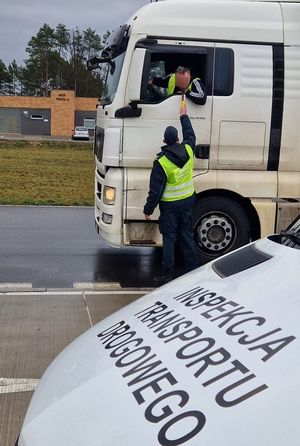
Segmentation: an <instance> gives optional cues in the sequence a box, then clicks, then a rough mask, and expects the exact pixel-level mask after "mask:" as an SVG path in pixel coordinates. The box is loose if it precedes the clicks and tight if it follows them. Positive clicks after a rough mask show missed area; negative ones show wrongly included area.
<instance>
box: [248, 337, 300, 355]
mask: <svg viewBox="0 0 300 446" xmlns="http://www.w3.org/2000/svg"><path fill="white" fill-rule="evenodd" d="M295 339H296V338H295V336H287V337H285V338H281V339H275V340H273V341H269V342H266V343H265V344H260V345H255V346H253V347H250V348H249V349H248V350H251V351H253V350H258V349H262V350H264V351H265V352H266V353H267V354H266V355H265V356H264V357H263V358H261V359H262V361H268V360H269V359H270V358H272V356H274V355H275V354H276V353H278V352H279V351H280V350H281V349H282V348H284V347H286V346H287V345H288V344H289V343H290V342H292V341H294V340H295ZM276 345H277V347H275V346H276ZM273 346H274V348H273Z"/></svg>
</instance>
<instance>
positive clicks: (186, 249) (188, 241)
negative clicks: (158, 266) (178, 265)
mask: <svg viewBox="0 0 300 446" xmlns="http://www.w3.org/2000/svg"><path fill="white" fill-rule="evenodd" d="M159 229H160V232H161V234H162V236H163V258H162V265H163V272H164V273H172V272H173V271H174V268H175V244H176V241H178V243H179V246H180V248H181V252H182V254H183V258H184V266H185V269H186V271H190V270H192V269H194V268H196V267H197V266H198V260H197V254H196V248H195V242H194V237H193V219H192V209H191V206H188V207H186V206H183V207H182V208H177V209H176V210H175V209H165V208H164V209H161V213H160V217H159Z"/></svg>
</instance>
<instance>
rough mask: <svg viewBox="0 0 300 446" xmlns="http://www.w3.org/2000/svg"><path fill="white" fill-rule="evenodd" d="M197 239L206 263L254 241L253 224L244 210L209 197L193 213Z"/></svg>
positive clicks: (235, 204) (230, 203) (200, 255)
mask: <svg viewBox="0 0 300 446" xmlns="http://www.w3.org/2000/svg"><path fill="white" fill-rule="evenodd" d="M193 224H194V239H195V242H196V245H197V248H198V252H199V257H200V260H201V262H202V263H206V262H209V261H210V260H213V259H215V258H217V257H219V256H221V255H223V254H225V253H227V252H229V251H232V250H234V249H236V248H239V247H240V246H243V245H245V244H247V243H248V242H249V241H250V222H249V219H248V217H247V214H246V212H245V211H244V209H243V208H242V207H241V206H240V205H239V204H238V203H236V202H235V201H233V200H231V199H229V198H225V197H205V198H203V199H200V200H199V201H197V202H196V204H195V206H194V209H193Z"/></svg>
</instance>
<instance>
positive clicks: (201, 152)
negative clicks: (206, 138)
mask: <svg viewBox="0 0 300 446" xmlns="http://www.w3.org/2000/svg"><path fill="white" fill-rule="evenodd" d="M209 151H210V145H209V144H197V145H196V148H195V158H197V159H201V160H208V159H209Z"/></svg>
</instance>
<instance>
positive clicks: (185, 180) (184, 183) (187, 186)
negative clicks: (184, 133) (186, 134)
mask: <svg viewBox="0 0 300 446" xmlns="http://www.w3.org/2000/svg"><path fill="white" fill-rule="evenodd" d="M185 149H186V151H187V153H188V155H189V160H188V161H187V162H186V163H185V165H184V166H183V167H182V168H180V167H178V166H176V164H174V163H173V162H172V161H171V160H169V158H167V157H166V155H163V156H162V157H161V158H159V159H158V162H159V163H160V165H161V166H162V168H163V169H164V172H165V174H166V177H167V182H166V186H165V190H164V192H163V195H162V197H161V201H178V200H183V199H184V198H188V197H191V196H192V195H193V194H194V192H195V189H194V184H193V164H194V159H193V157H194V153H193V149H192V148H191V146H190V145H189V144H185Z"/></svg>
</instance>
